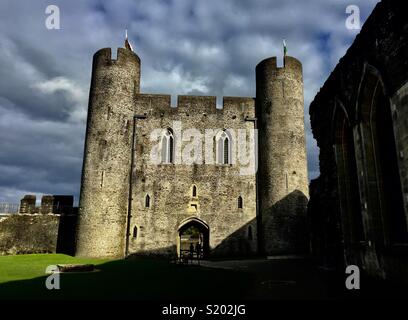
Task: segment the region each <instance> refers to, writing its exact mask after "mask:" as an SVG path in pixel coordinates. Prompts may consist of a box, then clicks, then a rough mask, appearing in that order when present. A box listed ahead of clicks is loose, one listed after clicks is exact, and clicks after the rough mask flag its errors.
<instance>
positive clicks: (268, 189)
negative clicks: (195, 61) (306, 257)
mask: <svg viewBox="0 0 408 320" xmlns="http://www.w3.org/2000/svg"><path fill="white" fill-rule="evenodd" d="M303 105H304V102H303V77H302V64H301V63H300V61H298V60H297V59H295V58H293V57H289V56H286V57H285V62H284V66H283V67H281V68H279V67H277V65H276V57H272V58H268V59H265V60H263V61H261V62H260V63H259V64H258V65H257V66H256V112H257V118H258V130H259V131H258V136H259V139H258V141H259V148H258V150H259V166H258V168H259V169H258V170H259V171H258V195H259V218H260V219H261V225H262V242H263V243H262V244H261V246H262V247H263V249H264V253H265V254H267V255H273V254H289V253H301V252H305V251H306V250H307V248H308V246H309V243H308V240H307V230H306V226H307V225H306V206H307V201H308V196H309V195H308V177H307V159H306V143H305V129H304V106H303Z"/></svg>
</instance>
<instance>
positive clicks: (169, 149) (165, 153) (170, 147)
mask: <svg viewBox="0 0 408 320" xmlns="http://www.w3.org/2000/svg"><path fill="white" fill-rule="evenodd" d="M161 157H162V163H164V164H170V163H174V133H173V130H172V129H171V128H168V129H166V130H165V132H164V134H163V137H162V148H161Z"/></svg>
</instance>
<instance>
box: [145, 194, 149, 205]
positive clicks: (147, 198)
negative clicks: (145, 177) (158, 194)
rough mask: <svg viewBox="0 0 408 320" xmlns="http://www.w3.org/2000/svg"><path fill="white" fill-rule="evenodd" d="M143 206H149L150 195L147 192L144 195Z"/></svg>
mask: <svg viewBox="0 0 408 320" xmlns="http://www.w3.org/2000/svg"><path fill="white" fill-rule="evenodd" d="M145 208H150V196H149V195H148V194H147V195H146V197H145Z"/></svg>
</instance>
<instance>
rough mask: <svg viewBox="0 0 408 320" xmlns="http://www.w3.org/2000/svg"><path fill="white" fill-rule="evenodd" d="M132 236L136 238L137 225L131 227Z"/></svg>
mask: <svg viewBox="0 0 408 320" xmlns="http://www.w3.org/2000/svg"><path fill="white" fill-rule="evenodd" d="M133 238H135V239H136V238H137V227H136V226H135V227H134V228H133Z"/></svg>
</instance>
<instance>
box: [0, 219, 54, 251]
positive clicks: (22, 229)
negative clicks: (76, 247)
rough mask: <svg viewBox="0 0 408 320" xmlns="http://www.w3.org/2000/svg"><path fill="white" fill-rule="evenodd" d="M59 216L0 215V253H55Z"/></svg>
mask: <svg viewBox="0 0 408 320" xmlns="http://www.w3.org/2000/svg"><path fill="white" fill-rule="evenodd" d="M59 221H60V216H59V215H54V214H50V215H49V214H47V215H44V214H10V215H0V255H5V254H28V253H55V252H56V251H57V238H58V228H59Z"/></svg>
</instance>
